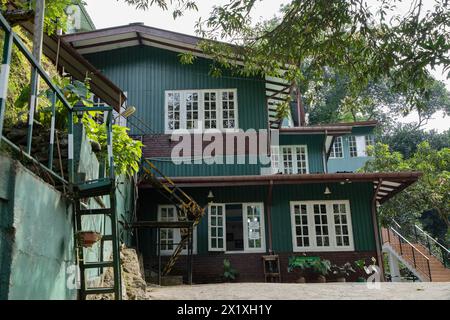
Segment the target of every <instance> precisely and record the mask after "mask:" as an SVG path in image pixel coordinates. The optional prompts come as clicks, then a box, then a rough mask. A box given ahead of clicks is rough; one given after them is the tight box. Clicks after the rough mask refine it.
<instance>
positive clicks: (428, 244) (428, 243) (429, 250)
mask: <svg viewBox="0 0 450 320" xmlns="http://www.w3.org/2000/svg"><path fill="white" fill-rule="evenodd" d="M427 246H428V252H429V253H430V254H431V243H430V238H428V237H427Z"/></svg>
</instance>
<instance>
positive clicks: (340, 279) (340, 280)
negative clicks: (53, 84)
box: [336, 277, 346, 282]
mask: <svg viewBox="0 0 450 320" xmlns="http://www.w3.org/2000/svg"><path fill="white" fill-rule="evenodd" d="M336 281H337V282H346V281H345V277H339V278H336Z"/></svg>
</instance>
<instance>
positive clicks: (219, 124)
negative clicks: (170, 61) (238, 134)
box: [164, 88, 239, 134]
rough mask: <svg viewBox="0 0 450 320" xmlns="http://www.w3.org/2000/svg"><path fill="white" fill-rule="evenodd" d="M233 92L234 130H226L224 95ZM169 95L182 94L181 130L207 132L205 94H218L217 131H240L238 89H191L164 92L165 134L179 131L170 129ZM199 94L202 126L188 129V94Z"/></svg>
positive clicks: (199, 116)
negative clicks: (224, 124)
mask: <svg viewBox="0 0 450 320" xmlns="http://www.w3.org/2000/svg"><path fill="white" fill-rule="evenodd" d="M223 92H232V93H233V103H234V128H224V127H223V120H224V119H223V108H222V93H223ZM169 93H174V94H175V93H179V94H180V129H183V130H187V131H189V132H193V131H194V130H202V131H203V130H206V129H208V128H205V99H204V94H205V93H215V94H216V119H215V120H216V125H217V128H214V129H215V130H216V129H217V130H221V131H231V132H235V131H238V130H239V109H238V98H237V89H236V88H232V89H190V90H166V91H165V92H164V132H165V133H166V134H170V133H172V132H174V131H175V130H177V129H169V106H168V96H169ZM192 93H197V94H198V121H199V123H200V124H201V126H199V127H198V128H195V129H194V128H193V129H187V119H186V117H187V110H186V96H187V94H192Z"/></svg>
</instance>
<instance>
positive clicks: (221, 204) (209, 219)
mask: <svg viewBox="0 0 450 320" xmlns="http://www.w3.org/2000/svg"><path fill="white" fill-rule="evenodd" d="M212 206H216V207H222V212H223V219H222V223H223V225H222V228H223V234H222V238H223V242H222V244H223V247H222V248H220V247H218V246H217V247H214V248H213V247H212V241H211V240H212V238H211V207H212ZM216 238H218V236H217V235H216ZM226 249H227V223H226V211H225V203H215V202H214V203H210V204H208V251H219V252H225V251H226Z"/></svg>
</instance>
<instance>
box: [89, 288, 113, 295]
mask: <svg viewBox="0 0 450 320" xmlns="http://www.w3.org/2000/svg"><path fill="white" fill-rule="evenodd" d="M105 293H115V289H114V288H113V287H105V288H88V289H86V290H85V294H105Z"/></svg>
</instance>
